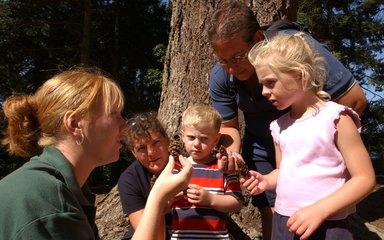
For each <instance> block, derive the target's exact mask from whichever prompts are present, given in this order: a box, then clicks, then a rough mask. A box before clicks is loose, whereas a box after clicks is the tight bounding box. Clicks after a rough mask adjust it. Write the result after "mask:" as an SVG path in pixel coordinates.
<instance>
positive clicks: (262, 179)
mask: <svg viewBox="0 0 384 240" xmlns="http://www.w3.org/2000/svg"><path fill="white" fill-rule="evenodd" d="M274 145H275V156H276V169H274V170H273V171H272V172H270V173H268V174H266V175H262V174H260V173H258V172H256V171H252V170H250V171H249V176H250V177H249V178H248V179H245V178H241V179H240V183H241V184H242V185H243V186H244V187H246V188H247V190H248V191H249V192H250V193H251V194H252V195H256V194H260V193H262V192H264V191H265V190H269V189H275V188H276V183H277V177H278V175H279V172H280V161H281V151H280V147H279V145H277V144H276V143H274Z"/></svg>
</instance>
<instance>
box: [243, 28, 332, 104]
mask: <svg viewBox="0 0 384 240" xmlns="http://www.w3.org/2000/svg"><path fill="white" fill-rule="evenodd" d="M248 59H249V62H250V63H251V64H252V65H253V66H254V67H255V68H258V67H260V66H263V65H267V66H269V67H270V68H271V70H272V71H273V72H275V73H276V75H278V74H279V73H290V72H298V73H299V74H301V80H302V82H301V84H302V88H303V90H308V89H312V90H313V91H314V93H315V94H316V95H317V96H318V97H320V98H322V99H324V100H329V99H330V95H329V94H328V93H326V92H325V91H323V85H324V81H325V78H326V62H325V60H324V58H323V57H321V56H320V55H318V54H316V52H315V51H314V50H313V49H312V46H311V45H310V43H309V42H308V40H307V38H306V35H305V33H302V32H300V33H297V34H294V35H287V34H280V35H277V36H274V37H273V38H271V39H265V40H264V41H261V42H259V43H258V44H256V45H255V46H254V47H253V48H252V49H251V51H250V52H249V54H248Z"/></svg>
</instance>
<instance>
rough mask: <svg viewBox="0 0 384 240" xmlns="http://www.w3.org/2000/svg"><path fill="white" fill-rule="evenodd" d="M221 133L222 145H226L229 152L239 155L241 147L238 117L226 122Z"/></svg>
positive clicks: (222, 125)
mask: <svg viewBox="0 0 384 240" xmlns="http://www.w3.org/2000/svg"><path fill="white" fill-rule="evenodd" d="M220 133H221V139H220V144H222V145H224V146H225V147H226V148H228V149H229V150H231V151H233V152H237V153H238V152H239V151H240V145H241V140H240V132H239V119H238V117H235V118H232V119H231V120H228V121H224V122H223V123H222V124H221V127H220Z"/></svg>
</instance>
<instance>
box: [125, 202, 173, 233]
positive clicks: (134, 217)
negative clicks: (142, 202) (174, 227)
mask: <svg viewBox="0 0 384 240" xmlns="http://www.w3.org/2000/svg"><path fill="white" fill-rule="evenodd" d="M143 213H144V209H140V210H138V211H136V212H133V213H131V214H129V215H128V220H129V223H130V224H131V227H133V229H136V228H137V227H138V226H139V223H140V220H141V216H142V215H143ZM161 225H163V227H161ZM165 229H166V227H165V221H159V229H158V234H157V237H156V238H155V239H158V240H163V239H164V236H165Z"/></svg>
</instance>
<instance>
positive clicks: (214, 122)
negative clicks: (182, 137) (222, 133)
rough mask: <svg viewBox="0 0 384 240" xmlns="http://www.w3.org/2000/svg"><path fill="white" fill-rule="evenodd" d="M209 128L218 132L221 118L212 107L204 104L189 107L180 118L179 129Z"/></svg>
mask: <svg viewBox="0 0 384 240" xmlns="http://www.w3.org/2000/svg"><path fill="white" fill-rule="evenodd" d="M191 125H192V126H194V127H201V126H209V127H211V128H213V129H214V130H215V131H217V132H219V130H220V125H221V116H220V114H219V112H218V111H217V110H216V109H214V108H213V107H212V106H209V105H206V104H195V105H192V106H189V107H188V108H187V109H186V110H185V111H184V112H183V116H182V118H181V129H184V127H186V126H191Z"/></svg>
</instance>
